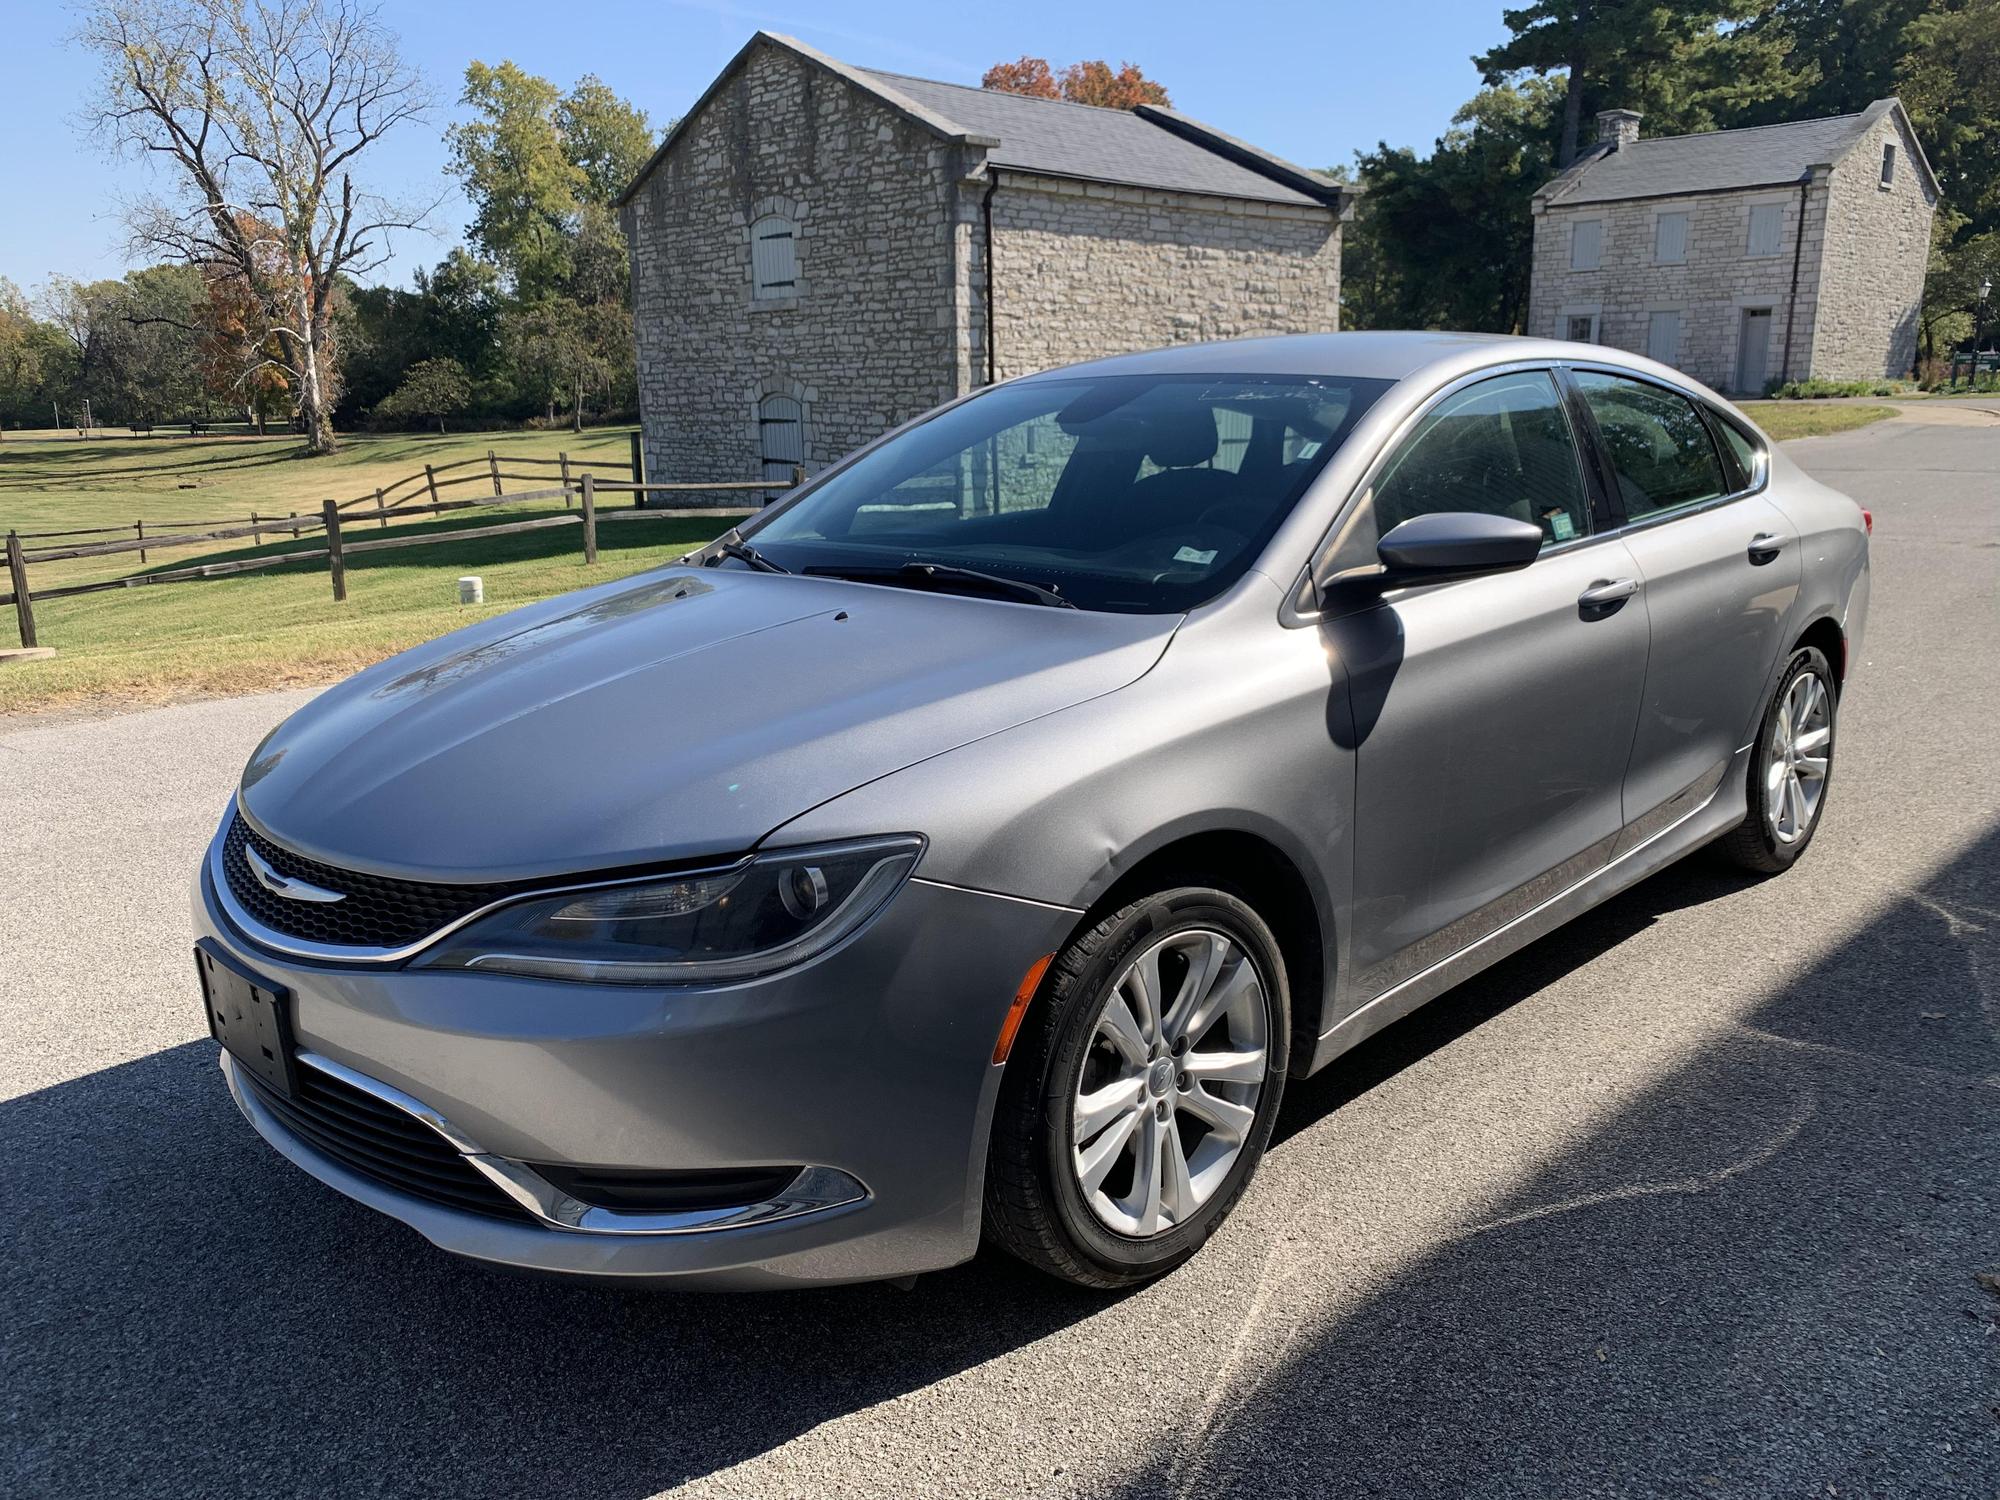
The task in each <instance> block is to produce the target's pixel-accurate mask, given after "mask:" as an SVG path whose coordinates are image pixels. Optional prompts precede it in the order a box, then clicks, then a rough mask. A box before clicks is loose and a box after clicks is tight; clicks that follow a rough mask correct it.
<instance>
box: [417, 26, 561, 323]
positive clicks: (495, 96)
mask: <svg viewBox="0 0 2000 1500" xmlns="http://www.w3.org/2000/svg"><path fill="white" fill-rule="evenodd" d="M561 97H562V96H561V94H559V93H558V92H557V90H556V86H555V85H554V84H552V83H550V82H549V81H548V80H547V79H546V78H537V77H535V76H534V75H533V74H532V73H528V72H525V71H523V70H522V69H521V68H519V67H516V66H515V65H514V64H513V63H511V62H503V63H501V64H500V66H499V67H497V68H493V67H488V66H487V65H486V64H485V63H482V62H475V63H472V64H471V65H470V66H469V67H467V68H466V70H465V92H464V93H463V94H462V95H461V96H460V100H459V102H460V103H462V104H466V105H470V106H471V107H472V109H473V110H475V111H476V112H477V117H476V118H475V119H473V120H470V121H468V122H467V123H465V124H463V125H454V126H452V127H451V129H449V130H447V131H446V132H445V140H446V142H447V143H448V144H449V145H450V147H451V158H452V171H453V172H455V173H456V174H457V175H458V179H459V181H460V182H461V183H463V184H464V186H465V194H466V196H467V197H468V198H470V199H471V200H472V204H473V220H472V223H471V225H470V226H469V227H468V228H467V231H466V233H467V234H468V235H469V236H470V238H471V240H472V242H473V244H475V245H477V246H478V247H479V248H480V250H481V251H483V252H484V253H485V254H486V255H487V256H489V257H490V258H491V259H492V260H493V262H494V263H495V264H496V265H498V266H499V267H500V269H501V271H502V272H503V273H504V274H505V276H506V278H507V280H508V283H509V284H510V286H511V287H512V288H513V290H514V292H515V293H516V295H518V296H521V297H524V298H534V297H538V296H543V295H546V294H547V293H549V292H552V291H555V290H556V289H557V288H559V287H560V286H561V285H562V284H563V282H564V281H566V280H567V279H568V276H569V234H570V227H571V224H572V222H573V221H574V219H575V217H576V213H577V200H578V195H579V194H580V193H582V192H583V191H584V189H585V187H586V186H587V184H588V179H587V177H586V176H585V174H584V171H583V169H582V168H581V167H579V166H577V164H576V163H575V162H573V161H571V160H570V159H569V157H568V156H567V155H566V154H565V153H564V151H563V138H562V132H561V130H560V129H558V128H557V125H556V120H555V112H556V105H557V103H558V102H559V101H560V99H561Z"/></svg>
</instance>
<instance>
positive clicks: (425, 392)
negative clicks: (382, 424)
mask: <svg viewBox="0 0 2000 1500" xmlns="http://www.w3.org/2000/svg"><path fill="white" fill-rule="evenodd" d="M471 404H472V382H471V381H469V380H467V379H466V378H465V366H464V365H461V364H460V363H459V362H458V361H457V360H455V359H421V360H418V361H417V362H416V363H415V364H413V365H411V366H410V370H409V373H408V374H407V375H405V376H404V377H403V383H402V384H401V385H399V386H397V387H396V389H395V391H394V392H392V393H391V394H390V395H389V396H387V397H386V398H384V400H383V401H382V402H381V403H380V404H379V405H378V406H377V407H376V408H375V411H376V413H377V415H379V416H390V417H406V416H407V417H431V418H435V419H436V420H437V428H438V432H439V433H440V434H442V433H443V432H444V419H445V418H446V417H448V416H451V415H452V414H453V413H454V412H461V411H464V410H465V408H466V407H468V406H470V405H471Z"/></svg>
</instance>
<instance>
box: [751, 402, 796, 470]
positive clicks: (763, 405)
mask: <svg viewBox="0 0 2000 1500" xmlns="http://www.w3.org/2000/svg"><path fill="white" fill-rule="evenodd" d="M805 426H806V424H805V410H804V408H802V407H801V406H800V405H799V403H798V402H797V401H796V400H794V399H793V398H792V397H790V396H776V395H773V396H766V397H765V398H764V399H763V400H761V401H759V402H758V403H757V454H758V456H759V457H760V458H762V459H763V461H764V478H766V479H769V480H773V481H775V482H776V483H778V484H781V485H789V484H790V483H791V482H792V470H793V468H794V467H796V466H797V465H800V464H803V463H804V462H805V461H806V432H805Z"/></svg>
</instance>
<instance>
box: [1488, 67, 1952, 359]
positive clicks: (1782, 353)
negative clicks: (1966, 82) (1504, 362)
mask: <svg viewBox="0 0 2000 1500" xmlns="http://www.w3.org/2000/svg"><path fill="white" fill-rule="evenodd" d="M1597 124H1598V139H1597V143H1596V145H1595V146H1594V147H1593V148H1592V149H1591V150H1590V151H1589V152H1587V153H1586V154H1585V155H1583V156H1582V157H1580V158H1579V159H1578V160H1577V161H1576V162H1575V163H1574V164H1573V165H1572V166H1571V167H1570V168H1569V169H1568V170H1567V171H1565V172H1564V173H1563V174H1562V175H1561V176H1559V177H1557V178H1556V179H1555V180H1554V181H1553V182H1551V183H1549V184H1548V185H1547V186H1546V187H1544V188H1542V189H1541V191H1539V192H1538V193H1536V194H1535V197H1534V202H1533V212H1534V218H1535V251H1534V257H1535V258H1534V280H1533V283H1532V286H1531V289H1530V293H1529V299H1528V330H1527V331H1528V332H1529V333H1531V334H1534V335H1536V336H1552V337H1555V338H1567V339H1579V340H1583V341H1586V342H1590V343H1602V344H1609V345H1612V346H1613V347H1615V348H1619V349H1627V350H1631V351H1632V352H1634V353H1639V354H1646V355H1650V356H1651V357H1652V358H1654V359H1657V360H1659V361H1660V362H1661V363H1663V364H1669V365H1673V366H1675V367H1676V368H1678V369H1681V370H1685V371H1686V372H1687V373H1688V374H1690V375H1692V376H1694V377H1695V378H1696V379H1697V380H1700V381H1702V382H1704V383H1706V384H1708V385H1710V386H1713V387H1715V388H1716V389H1718V390H1724V391H1732V392H1737V393H1741V394H1747V395H1762V394H1763V392H1764V391H1765V389H1766V388H1767V387H1768V386H1770V385H1771V384H1773V383H1774V382H1777V383H1781V382H1784V381H1787V380H1798V379H1805V378H1808V377H1812V376H1819V377H1824V378H1826V379H1831V380H1880V379H1882V378H1884V377H1885V376H1901V375H1907V374H1908V373H1909V372H1910V370H1911V368H1912V367H1913V365H1914V364H1915V362H1916V352H1917V310H1918V307H1919V305H1920V303H1921V301H1922V298H1923V286H1924V269H1925V266H1926V264H1927V262H1928V260H1929V255H1930V237H1931V215H1932V213H1933V211H1934V210H1935V209H1936V207H1937V201H1938V184H1937V178H1936V177H1934V176H1933V175H1932V174H1931V169H1930V164H1929V163H1928V162H1927V161H1926V160H1925V159H1924V152H1923V147H1922V146H1920V145H1919V144H1918V143H1917V138H1916V134H1915V133H1914V132H1913V131H1912V130H1911V128H1910V119H1909V116H1908V115H1907V114H1905V113H1904V111H1903V106H1902V104H1901V103H1899V102H1898V101H1897V100H1894V99H1881V100H1878V101H1876V102H1875V103H1874V104H1871V105H1870V106H1869V107H1868V108H1867V109H1866V110H1864V111H1862V112H1861V113H1860V114H1858V115H1842V116H1840V117H1838V118H1835V119H1830V120H1801V121H1798V122H1796V123H1794V124H1789V125H1763V126H1757V127H1754V128H1751V129H1747V130H1720V131H1714V132H1711V133H1709V134H1706V135H1682V136H1664V137H1658V138H1653V139H1642V138H1641V137H1640V135H1639V116H1638V115H1637V114H1635V113H1633V112H1632V111H1631V110H1623V109H1614V110H1607V111H1605V112H1604V113H1603V114H1601V115H1599V116H1598V117H1597Z"/></svg>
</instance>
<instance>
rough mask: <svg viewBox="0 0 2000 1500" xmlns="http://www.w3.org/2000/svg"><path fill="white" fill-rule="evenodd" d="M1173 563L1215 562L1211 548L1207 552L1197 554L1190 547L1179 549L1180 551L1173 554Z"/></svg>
mask: <svg viewBox="0 0 2000 1500" xmlns="http://www.w3.org/2000/svg"><path fill="white" fill-rule="evenodd" d="M1174 561H1175V562H1184V563H1202V564H1207V563H1212V562H1214V561H1215V551H1214V549H1213V548H1211V549H1210V550H1209V551H1207V552H1197V551H1196V550H1195V549H1194V548H1192V547H1183V548H1181V550H1180V551H1178V552H1176V553H1175V554H1174Z"/></svg>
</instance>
